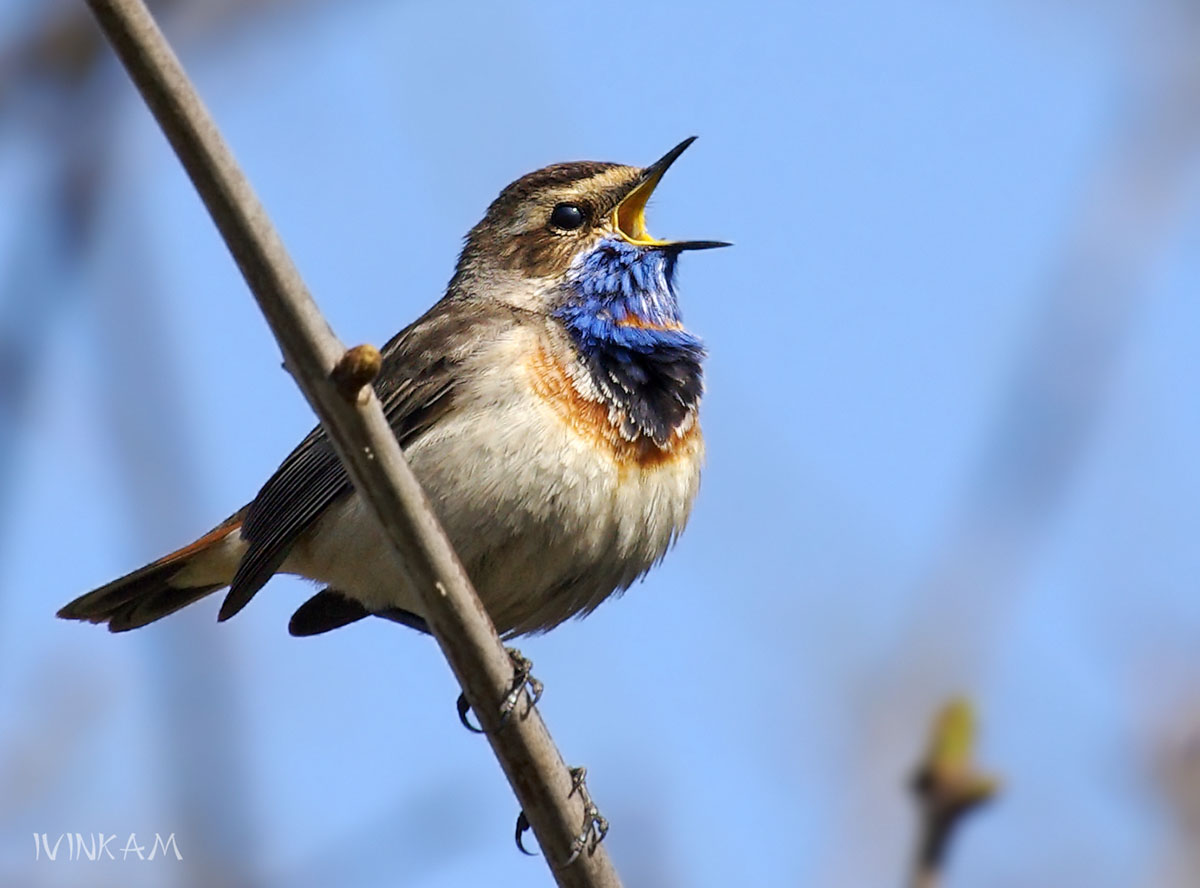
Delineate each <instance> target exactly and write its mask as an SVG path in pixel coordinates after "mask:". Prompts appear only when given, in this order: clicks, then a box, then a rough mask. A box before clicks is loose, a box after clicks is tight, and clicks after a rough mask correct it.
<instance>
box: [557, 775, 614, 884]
mask: <svg viewBox="0 0 1200 888" xmlns="http://www.w3.org/2000/svg"><path fill="white" fill-rule="evenodd" d="M575 793H579V798H580V799H581V800H582V801H583V829H581V830H580V832H579V835H577V836H576V837H575V838H574V839H573V840H572V841H571V856H570V857H568V858H567V862H566V863H564V864H563V866H570V865H571V864H572V863H574V862H575V860H576V858H578V857H579V855H580V854H582V853H583V852H584V850H586V851H587V853H588V854H591V853H592V852H593V851H595V850H596V846H597V845H599V844H600V843H601V842H603V841H604V837H605V836H606V835H608V820H607V819H605V817H604V816H603V815H602V814H601V813H600V809H599V808H597V807H596V803H595V802H593V801H592V796H591V793H589V792H588V788H587V768H571V794H572V795H574V794H575Z"/></svg>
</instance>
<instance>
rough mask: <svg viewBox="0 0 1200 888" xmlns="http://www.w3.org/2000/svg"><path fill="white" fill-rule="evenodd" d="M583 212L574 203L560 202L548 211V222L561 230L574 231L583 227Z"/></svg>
mask: <svg viewBox="0 0 1200 888" xmlns="http://www.w3.org/2000/svg"><path fill="white" fill-rule="evenodd" d="M584 219H585V213H584V212H583V208H582V207H579V206H576V205H575V204H569V203H560V204H559V205H558V206H556V207H555V208H554V210H553V212H551V213H550V224H551V225H553V226H554V227H555V228H561V229H562V230H563V231H574V230H575V229H577V228H582V227H583V222H584Z"/></svg>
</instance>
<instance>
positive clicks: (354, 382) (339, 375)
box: [329, 345, 383, 404]
mask: <svg viewBox="0 0 1200 888" xmlns="http://www.w3.org/2000/svg"><path fill="white" fill-rule="evenodd" d="M382 367H383V355H381V354H380V353H379V349H377V348H376V347H375V346H373V345H356V346H354V348H350V349H347V350H346V353H345V354H343V355H342V357H341V360H339V361H338V362H337V364H336V365H334V368H333V371H332V372H331V373H330V374H329V378H330V379H332V380H333V384H334V385H335V386H337V390H338V393H339V394H340V395H341V396H342V397H343V398H345V399H346V400H347V401H349V402H350V403H351V404H354V403H359V402H360V400H361V399H363V398H364V397H365V394H366V393H365V391H364V390H365V389H366V387H367V386H369V385H370V384H371V383H372V382H374V381H375V377H376V376H378V375H379V371H380V369H381V368H382Z"/></svg>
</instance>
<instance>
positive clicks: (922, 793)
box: [910, 699, 996, 888]
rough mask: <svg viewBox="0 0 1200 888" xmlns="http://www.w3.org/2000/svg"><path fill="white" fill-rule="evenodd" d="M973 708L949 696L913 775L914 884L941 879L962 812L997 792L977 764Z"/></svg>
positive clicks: (927, 885)
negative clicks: (916, 816)
mask: <svg viewBox="0 0 1200 888" xmlns="http://www.w3.org/2000/svg"><path fill="white" fill-rule="evenodd" d="M974 747H975V713H974V712H973V711H972V709H971V705H970V704H969V703H968V702H967V701H966V700H961V699H960V700H952V701H950V702H949V703H947V704H946V705H945V706H943V707H942V709H941V711H940V712H938V713H937V715H936V716H935V717H934V719H933V724H932V726H931V728H930V733H929V745H928V748H927V749H926V752H925V755H924V757H923V758H922V760H921V762H920V764H919V765H918V766H917V771H916V773H915V774H914V775H913V783H912V790H913V795H914V796H915V798H916V801H917V807H918V808H919V810H920V816H921V826H920V833H919V836H918V840H917V852H916V855H915V857H914V860H913V873H912V881H911V883H910V884H911V886H912V888H937V886H938V885H940V884H941V875H942V870H943V868H944V867H945V862H946V853H947V850H948V849H949V847H950V839H951V838H952V837H953V836H954V834H955V830H956V829H957V828H958V825H959V824H960V823H962V820H963V818H964V817H965V816H966V815H967V814H969V813H971V812H972V811H974V810H976V809H977V808H979V806H980V805H982V804H984V803H985V802H987V801H988V800H989V799H991V798H992V796H994V795H995V793H996V783H995V781H994V780H993V779H992V778H991V777H988V776H986V775H984V774H981V773H979V772H978V771H977V770H975V764H974V762H973V758H974Z"/></svg>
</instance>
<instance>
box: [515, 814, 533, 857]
mask: <svg viewBox="0 0 1200 888" xmlns="http://www.w3.org/2000/svg"><path fill="white" fill-rule="evenodd" d="M528 831H529V818H528V817H526V816H525V812H524V811H522V812H521V813H520V814H518V815H517V836H516V838H517V847H518V848H520V849H521V853H522V854H528V855H529V856H530V857H537V852H535V851H530V850H529V849H528V848H526V847H525V843H524V842H523V841H522V840H521V837H522V836H524V835H525V833H526V832H528Z"/></svg>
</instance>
